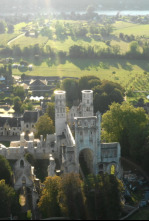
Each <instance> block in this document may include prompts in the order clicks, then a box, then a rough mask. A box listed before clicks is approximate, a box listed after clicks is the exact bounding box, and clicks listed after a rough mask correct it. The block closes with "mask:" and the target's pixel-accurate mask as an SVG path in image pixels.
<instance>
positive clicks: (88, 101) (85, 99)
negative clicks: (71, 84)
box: [82, 90, 94, 117]
mask: <svg viewBox="0 0 149 221" xmlns="http://www.w3.org/2000/svg"><path fill="white" fill-rule="evenodd" d="M91 116H94V108H93V91H92V90H84V91H82V117H91Z"/></svg>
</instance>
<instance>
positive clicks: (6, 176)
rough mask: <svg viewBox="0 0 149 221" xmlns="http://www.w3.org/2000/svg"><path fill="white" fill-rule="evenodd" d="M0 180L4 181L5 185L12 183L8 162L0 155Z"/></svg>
mask: <svg viewBox="0 0 149 221" xmlns="http://www.w3.org/2000/svg"><path fill="white" fill-rule="evenodd" d="M0 168H1V169H0V180H5V182H6V183H7V184H11V183H12V170H11V167H10V165H9V162H8V160H6V159H5V158H4V157H3V156H1V155H0Z"/></svg>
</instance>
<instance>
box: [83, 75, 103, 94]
mask: <svg viewBox="0 0 149 221" xmlns="http://www.w3.org/2000/svg"><path fill="white" fill-rule="evenodd" d="M99 85H101V80H100V79H99V78H98V77H95V76H84V77H81V78H80V80H79V90H80V92H81V91H82V90H91V89H93V87H95V86H99Z"/></svg>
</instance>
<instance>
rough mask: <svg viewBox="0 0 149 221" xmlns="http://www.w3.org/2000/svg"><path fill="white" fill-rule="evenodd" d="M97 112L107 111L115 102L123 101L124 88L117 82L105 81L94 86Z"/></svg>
mask: <svg viewBox="0 0 149 221" xmlns="http://www.w3.org/2000/svg"><path fill="white" fill-rule="evenodd" d="M93 91H94V109H95V112H97V111H100V112H101V113H105V112H106V111H107V110H108V109H109V105H111V104H112V103H113V102H116V103H122V102H123V96H124V89H123V88H122V87H121V86H120V85H119V84H117V83H114V82H111V81H103V82H102V84H101V85H99V86H96V87H94V88H93Z"/></svg>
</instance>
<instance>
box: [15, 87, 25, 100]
mask: <svg viewBox="0 0 149 221" xmlns="http://www.w3.org/2000/svg"><path fill="white" fill-rule="evenodd" d="M13 93H14V95H15V96H16V97H20V98H21V100H24V98H25V90H24V88H23V87H22V86H16V87H14V88H13Z"/></svg>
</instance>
